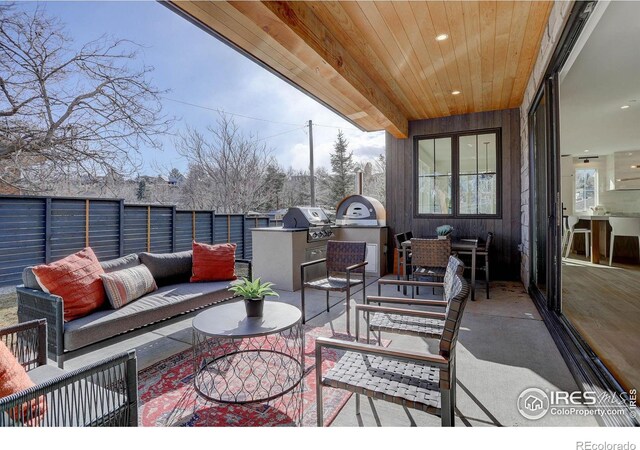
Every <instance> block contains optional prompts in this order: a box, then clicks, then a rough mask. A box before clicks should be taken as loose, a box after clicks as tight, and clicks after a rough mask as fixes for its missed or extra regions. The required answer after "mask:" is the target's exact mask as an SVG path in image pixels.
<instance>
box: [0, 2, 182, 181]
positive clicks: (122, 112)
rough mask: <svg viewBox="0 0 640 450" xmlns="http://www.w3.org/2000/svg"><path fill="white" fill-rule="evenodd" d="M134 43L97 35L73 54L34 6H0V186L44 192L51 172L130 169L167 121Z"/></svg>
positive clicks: (57, 26)
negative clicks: (26, 9)
mask: <svg viewBox="0 0 640 450" xmlns="http://www.w3.org/2000/svg"><path fill="white" fill-rule="evenodd" d="M137 47H138V46H137V45H136V44H134V43H132V42H130V41H127V40H117V39H112V38H108V37H106V36H103V37H101V38H99V39H97V40H94V41H92V42H89V43H86V44H84V45H82V46H81V47H80V48H79V49H77V50H74V44H73V40H72V39H71V38H70V37H69V36H68V35H66V34H65V32H64V26H63V25H62V24H61V23H60V22H59V21H58V20H57V19H55V18H52V17H50V16H48V15H47V14H46V13H45V12H44V11H43V10H42V9H41V8H39V7H38V8H36V9H35V11H34V12H33V13H28V12H24V11H18V10H16V8H15V7H13V6H11V5H9V6H7V5H3V6H2V7H1V8H0V182H4V183H7V184H10V185H13V186H19V187H20V188H21V189H27V190H29V189H35V190H38V191H42V190H46V189H47V185H46V183H47V182H51V181H52V178H53V182H55V176H56V175H60V174H64V175H69V174H71V173H73V174H76V175H80V176H85V177H87V176H88V177H92V176H96V175H104V174H105V173H109V172H111V171H116V172H118V173H120V174H127V173H132V172H134V171H135V170H136V168H137V167H136V166H137V155H138V150H139V148H140V146H141V145H144V146H145V147H151V148H153V147H159V145H160V144H159V142H158V136H159V135H160V134H163V133H165V132H167V130H168V128H169V126H170V124H171V121H170V120H168V119H167V118H166V117H163V116H162V114H161V108H162V105H161V102H160V95H161V94H162V92H161V91H159V90H158V89H157V88H155V87H154V86H153V85H152V84H151V83H150V81H149V73H150V72H151V71H152V70H153V68H151V67H146V66H144V67H141V68H137V69H136V68H134V66H136V61H135V59H136V57H137Z"/></svg>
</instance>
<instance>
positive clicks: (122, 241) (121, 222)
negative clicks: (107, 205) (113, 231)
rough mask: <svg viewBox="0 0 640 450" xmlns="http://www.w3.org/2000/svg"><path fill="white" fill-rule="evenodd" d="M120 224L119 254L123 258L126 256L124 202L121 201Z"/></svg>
mask: <svg viewBox="0 0 640 450" xmlns="http://www.w3.org/2000/svg"><path fill="white" fill-rule="evenodd" d="M119 214H120V215H119V217H118V220H119V223H118V230H119V231H118V239H119V241H118V247H119V248H118V253H119V255H120V256H121V257H122V256H124V200H120V208H119Z"/></svg>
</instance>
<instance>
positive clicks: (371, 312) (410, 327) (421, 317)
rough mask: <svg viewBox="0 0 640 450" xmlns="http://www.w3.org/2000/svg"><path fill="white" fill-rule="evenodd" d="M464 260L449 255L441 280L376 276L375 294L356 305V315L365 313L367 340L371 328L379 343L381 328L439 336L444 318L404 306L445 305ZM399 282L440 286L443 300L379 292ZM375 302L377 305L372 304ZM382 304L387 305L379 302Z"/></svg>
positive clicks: (433, 336)
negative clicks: (387, 295)
mask: <svg viewBox="0 0 640 450" xmlns="http://www.w3.org/2000/svg"><path fill="white" fill-rule="evenodd" d="M464 267H465V266H464V263H463V262H462V261H461V260H460V259H458V258H456V257H455V256H450V257H449V263H448V264H447V269H446V272H445V275H444V281H443V282H442V283H440V282H420V281H402V282H400V281H393V280H392V279H386V280H385V279H381V280H378V295H376V296H373V295H368V296H367V298H366V301H365V303H363V304H362V305H356V306H355V311H356V317H358V313H359V312H362V313H363V314H364V319H365V323H366V327H367V334H366V336H367V344H368V343H369V342H370V339H371V332H373V333H374V334H375V333H376V332H377V334H378V338H377V340H378V345H382V332H383V331H384V332H388V333H395V334H404V335H410V336H417V337H420V338H436V339H438V338H440V336H441V335H442V332H443V331H444V320H443V319H438V318H433V316H432V315H431V312H430V311H425V310H424V309H415V308H413V309H409V308H407V306H409V305H410V306H426V307H442V308H445V309H446V308H447V306H449V303H448V302H447V295H446V294H447V292H450V290H451V283H453V282H454V279H455V275H460V276H462V275H463V272H464ZM399 283H402V284H403V285H407V284H409V285H417V286H424V287H427V286H429V287H433V286H434V285H436V286H439V287H442V288H443V296H442V297H443V298H442V300H431V299H421V298H418V299H408V298H404V297H403V298H399V297H386V296H382V295H381V287H382V286H385V285H386V286H389V285H393V284H399ZM375 303H377V305H376V304H375ZM382 304H385V305H390V306H382ZM359 330H360V320H359V319H357V320H356V336H359V335H360V333H359Z"/></svg>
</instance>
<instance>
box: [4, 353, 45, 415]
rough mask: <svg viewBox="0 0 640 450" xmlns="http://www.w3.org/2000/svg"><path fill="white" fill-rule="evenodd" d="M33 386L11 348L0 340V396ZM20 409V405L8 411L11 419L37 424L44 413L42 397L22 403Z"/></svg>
mask: <svg viewBox="0 0 640 450" xmlns="http://www.w3.org/2000/svg"><path fill="white" fill-rule="evenodd" d="M32 386H34V384H33V381H31V379H30V378H29V375H27V372H26V371H25V370H24V367H22V366H21V365H20V363H19V362H18V360H17V359H16V357H15V356H13V353H11V350H9V348H7V346H6V345H5V343H4V342H2V341H0V398H2V397H7V396H9V395H12V394H15V393H17V392H20V391H24V390H25V389H28V388H30V387H32ZM21 406H22V411H20V406H16V407H15V408H13V409H11V410H10V411H9V416H10V417H11V418H12V419H13V420H20V421H21V422H23V423H24V424H25V425H37V424H38V420H39V419H40V418H41V417H42V415H44V412H45V400H44V397H40V398H38V399H35V400H32V401H30V402H28V403H24V404H23V405H21Z"/></svg>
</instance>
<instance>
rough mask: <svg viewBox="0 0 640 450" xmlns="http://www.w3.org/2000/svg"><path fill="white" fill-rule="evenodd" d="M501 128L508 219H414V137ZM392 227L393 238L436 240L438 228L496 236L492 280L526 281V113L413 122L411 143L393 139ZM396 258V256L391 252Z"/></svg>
mask: <svg viewBox="0 0 640 450" xmlns="http://www.w3.org/2000/svg"><path fill="white" fill-rule="evenodd" d="M488 128H500V129H501V133H502V174H501V180H502V193H501V203H502V217H501V218H490V219H483V218H464V219H457V218H433V219H429V218H422V217H420V218H418V217H415V216H414V211H415V208H414V201H415V199H414V185H415V183H416V180H415V179H414V168H413V164H414V137H415V136H424V135H435V134H442V133H456V132H463V131H473V130H482V129H488ZM386 157H387V198H386V200H387V205H386V208H387V225H388V226H389V229H390V233H391V236H390V240H389V242H393V239H391V238H392V236H393V234H397V233H402V232H404V231H409V230H411V231H413V234H414V236H432V235H435V230H436V227H437V226H438V225H442V224H444V223H448V224H450V225H451V226H453V227H454V229H455V230H454V237H475V236H478V237H482V238H484V237H486V234H487V233H488V232H489V231H492V232H493V233H494V234H495V240H494V245H493V247H492V253H491V257H492V261H491V268H490V269H491V278H492V279H503V280H518V279H520V252H519V251H518V244H520V111H519V109H509V110H502V111H490V112H483V113H474V114H466V115H460V116H451V117H445V118H441V119H427V120H417V121H412V122H409V138H408V139H396V138H394V137H393V136H391V135H390V134H389V133H387V136H386ZM389 255H390V257H392V256H393V253H392V252H389Z"/></svg>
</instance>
